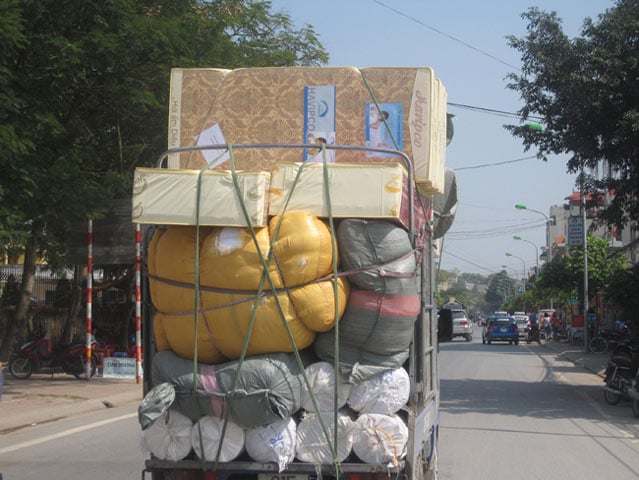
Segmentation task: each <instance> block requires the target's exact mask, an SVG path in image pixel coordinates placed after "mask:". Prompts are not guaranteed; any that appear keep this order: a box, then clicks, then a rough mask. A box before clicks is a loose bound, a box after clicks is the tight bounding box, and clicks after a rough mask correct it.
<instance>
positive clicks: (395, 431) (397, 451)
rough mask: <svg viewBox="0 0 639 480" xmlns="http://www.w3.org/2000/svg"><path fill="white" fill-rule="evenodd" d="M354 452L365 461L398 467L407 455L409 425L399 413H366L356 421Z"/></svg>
mask: <svg viewBox="0 0 639 480" xmlns="http://www.w3.org/2000/svg"><path fill="white" fill-rule="evenodd" d="M353 437H354V440H353V452H355V455H357V456H358V457H359V459H360V460H361V461H362V462H364V463H374V464H388V465H389V466H392V467H396V466H397V465H398V462H399V460H401V459H402V458H404V457H405V456H406V443H407V442H408V427H407V426H406V424H405V423H404V421H403V420H402V419H401V418H400V417H399V416H397V415H382V414H379V413H364V414H362V415H360V416H359V418H358V419H357V420H356V421H355V433H354V435H353Z"/></svg>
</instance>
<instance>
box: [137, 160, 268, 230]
mask: <svg viewBox="0 0 639 480" xmlns="http://www.w3.org/2000/svg"><path fill="white" fill-rule="evenodd" d="M199 175H200V172H199V171H198V170H172V169H161V168H136V169H135V174H134V178H133V205H132V221H133V223H141V224H160V225H197V224H199V225H216V226H247V219H246V218H245V216H244V211H243V209H242V203H243V204H244V207H245V208H246V212H247V214H248V222H250V224H251V225H253V226H255V227H263V226H265V225H266V224H267V195H266V193H267V191H268V185H269V181H270V174H269V173H268V172H237V173H236V178H237V183H238V187H239V188H238V189H236V187H235V185H234V182H233V178H232V174H231V172H228V171H219V170H215V171H205V172H203V173H202V176H201V179H200V178H199ZM198 183H200V185H199V187H200V190H199V201H198ZM238 190H239V192H238ZM198 203H199V212H198Z"/></svg>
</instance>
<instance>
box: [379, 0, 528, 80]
mask: <svg viewBox="0 0 639 480" xmlns="http://www.w3.org/2000/svg"><path fill="white" fill-rule="evenodd" d="M373 2H375V3H377V4H378V5H380V6H382V7H384V8H387V9H388V10H390V11H392V12H394V13H396V14H397V15H399V16H401V17H404V18H407V19H409V20H412V21H413V22H415V23H417V24H419V25H421V26H423V27H426V28H428V29H430V30H432V31H433V32H436V33H439V34H440V35H442V36H444V37H446V38H449V39H451V40H453V41H454V42H457V43H460V44H462V45H463V46H465V47H467V48H470V49H471V50H474V51H476V52H478V53H481V54H482V55H485V56H487V57H489V58H492V59H493V60H495V61H497V62H499V63H501V64H503V65H506V66H507V67H510V68H514V69H515V70H517V71H519V72H521V68H519V67H516V66H514V65H511V64H510V63H508V62H505V61H503V60H502V59H501V58H498V57H496V56H494V55H491V54H490V53H488V52H485V51H484V50H481V49H479V48H477V47H474V46H473V45H471V44H470V43H466V42H464V41H463V40H460V39H459V38H457V37H454V36H452V35H450V34H448V33H446V32H442V31H441V30H439V29H437V28H435V27H433V26H432V25H428V24H427V23H424V22H422V21H421V20H419V19H418V18H415V17H413V16H411V15H407V14H405V13H404V12H400V11H399V10H397V9H395V8H392V7H390V6H388V5H386V4H385V3H384V2H380V1H379V0H373Z"/></svg>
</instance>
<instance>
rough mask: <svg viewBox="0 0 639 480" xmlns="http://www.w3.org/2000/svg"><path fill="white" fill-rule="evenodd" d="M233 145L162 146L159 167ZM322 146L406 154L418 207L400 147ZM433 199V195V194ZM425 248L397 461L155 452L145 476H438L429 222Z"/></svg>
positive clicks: (146, 339) (351, 479) (228, 479)
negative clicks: (321, 461)
mask: <svg viewBox="0 0 639 480" xmlns="http://www.w3.org/2000/svg"><path fill="white" fill-rule="evenodd" d="M312 147H315V148H317V145H309V144H294V145H293V144H291V145H281V144H234V145H232V148H233V149H238V148H251V149H260V148H300V149H302V148H306V149H307V148H312ZM228 148H229V145H226V144H218V145H208V146H200V147H180V148H173V149H170V150H167V151H166V152H164V153H163V154H162V155H161V156H160V157H159V159H158V161H157V167H158V168H161V167H162V166H163V164H164V163H165V160H166V158H167V157H168V155H170V154H172V153H180V152H185V151H192V150H202V149H218V150H220V149H228ZM322 149H335V150H340V149H342V150H343V149H350V150H365V151H375V152H382V153H393V154H395V155H397V157H398V160H402V161H403V163H404V164H405V166H406V169H407V170H408V172H409V176H408V178H409V179H411V181H409V198H410V202H411V206H412V207H413V208H414V205H415V202H414V196H415V195H416V187H415V184H414V182H413V181H412V179H413V178H414V176H413V168H412V163H411V161H410V159H409V158H408V157H407V156H406V155H405V154H404V153H403V152H401V151H398V150H389V149H378V148H368V147H353V146H341V145H323V146H322ZM431 200H432V198H431ZM410 220H411V227H410V234H411V241H412V243H413V247H414V248H419V246H418V245H416V244H415V231H414V225H415V222H414V211H413V210H412V209H411V216H410ZM152 230H153V228H148V229H147V232H146V235H145V241H144V242H143V259H146V258H147V248H146V247H147V245H148V241H149V239H150V236H151V233H152ZM423 240H424V241H423V251H421V252H420V251H417V252H416V253H417V255H416V258H417V260H418V269H417V270H418V271H417V275H418V282H417V283H418V292H419V296H420V298H421V308H420V313H419V315H418V318H417V321H416V323H415V329H414V335H413V339H412V342H411V346H410V354H409V358H408V360H407V361H406V363H405V364H404V368H405V369H406V370H407V371H408V374H409V377H410V398H409V401H408V402H407V404H406V405H405V406H404V408H403V409H402V410H401V411H400V412H399V413H398V414H399V415H400V416H401V417H402V418H403V419H404V421H405V422H406V425H407V427H408V431H409V438H408V444H407V453H406V456H405V458H404V459H403V460H400V462H399V465H398V466H389V465H386V464H384V465H381V464H368V463H362V462H360V461H359V460H358V459H356V458H355V459H354V460H353V461H351V458H352V457H353V455H351V456H349V457H348V458H347V460H346V461H345V462H342V463H340V464H339V466H338V467H337V468H338V470H339V471H338V472H337V475H336V466H335V465H333V464H331V465H322V466H321V467H320V468H319V470H321V471H319V470H318V467H317V466H316V465H314V464H311V463H302V462H299V461H297V460H295V461H294V462H292V463H290V464H289V465H288V466H287V468H286V470H285V471H283V472H278V466H277V465H276V464H275V463H260V462H255V461H253V460H251V459H250V458H249V457H248V456H247V455H246V454H244V455H243V456H242V457H240V458H239V459H237V460H236V461H232V462H226V463H224V462H213V461H211V462H202V461H201V460H198V459H186V460H181V461H177V462H173V461H166V460H160V459H157V458H155V457H151V458H148V459H147V460H146V461H145V467H144V470H143V471H142V479H143V480H144V479H145V478H149V477H150V478H151V479H152V480H177V479H180V480H196V479H198V480H218V479H219V480H232V479H233V480H234V479H258V480H266V479H269V480H302V479H305V480H315V479H320V478H340V479H344V480H365V479H370V480H373V479H375V480H379V479H382V478H393V479H395V478H399V479H403V480H404V479H406V480H431V479H436V478H437V443H438V435H439V431H438V430H439V402H440V395H439V365H438V345H437V315H436V306H435V301H434V285H435V262H434V255H433V239H432V235H431V234H430V232H429V229H428V227H427V229H426V235H425V238H424V239H423ZM142 264H143V267H142V268H143V275H142V278H143V282H142V299H143V302H142V305H143V307H142V310H143V311H142V321H143V333H144V335H143V346H144V372H145V375H144V393H145V394H146V393H147V392H148V391H149V390H151V388H152V387H153V378H152V371H153V368H152V365H153V355H154V353H155V345H154V333H153V321H152V319H153V305H152V304H151V301H150V295H149V284H148V272H147V271H146V261H143V262H142Z"/></svg>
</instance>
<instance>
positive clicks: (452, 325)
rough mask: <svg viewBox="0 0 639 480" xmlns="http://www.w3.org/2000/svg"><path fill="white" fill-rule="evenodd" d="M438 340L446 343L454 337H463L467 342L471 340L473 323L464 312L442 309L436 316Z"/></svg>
mask: <svg viewBox="0 0 639 480" xmlns="http://www.w3.org/2000/svg"><path fill="white" fill-rule="evenodd" d="M437 326H438V332H437V336H438V340H439V341H440V342H448V341H451V340H453V339H454V338H455V337H464V338H465V339H466V341H467V342H470V341H471V340H472V339H473V322H472V321H471V320H470V319H469V318H468V315H466V312H465V311H464V310H459V309H455V310H453V309H450V308H442V309H440V310H439V312H438V314H437Z"/></svg>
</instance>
